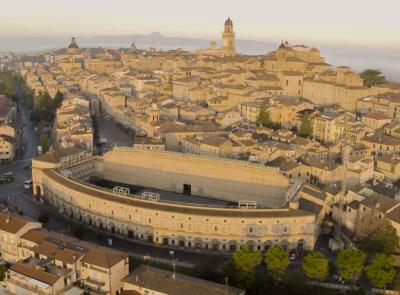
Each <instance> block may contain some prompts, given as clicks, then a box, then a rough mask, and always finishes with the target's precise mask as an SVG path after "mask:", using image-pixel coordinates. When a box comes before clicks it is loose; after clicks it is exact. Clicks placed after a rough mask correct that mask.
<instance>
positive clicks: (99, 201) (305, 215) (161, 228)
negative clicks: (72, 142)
mask: <svg viewBox="0 0 400 295" xmlns="http://www.w3.org/2000/svg"><path fill="white" fill-rule="evenodd" d="M148 157H150V158H151V160H149V159H148ZM183 158H184V159H185V160H183ZM52 159H53V158H52V157H50V158H49V156H48V155H47V154H46V155H44V156H41V157H38V158H37V159H35V160H34V163H33V168H32V172H33V182H34V193H35V194H39V195H41V196H42V197H43V198H45V199H47V200H48V201H49V203H50V204H52V205H53V206H54V207H56V208H57V210H59V211H60V212H64V213H65V214H68V215H69V216H72V217H74V218H77V219H79V220H82V221H83V222H86V223H88V224H90V225H92V226H96V227H98V228H100V229H106V230H109V231H111V232H113V233H116V234H120V235H124V236H127V237H129V238H134V237H136V238H139V239H143V240H147V241H151V242H154V243H157V244H165V245H169V246H172V247H174V246H179V247H188V248H205V249H213V250H223V251H229V250H231V251H234V250H235V249H237V248H238V247H239V246H240V245H243V244H248V245H250V246H251V247H253V248H255V249H260V250H263V249H265V248H268V247H269V246H271V245H282V246H284V247H286V248H298V247H300V248H304V249H312V248H313V246H314V243H315V241H316V237H317V235H318V232H319V229H318V228H317V225H316V223H315V219H316V215H315V213H312V212H308V211H305V210H300V209H299V210H297V209H291V208H292V207H291V206H292V205H293V206H295V203H296V198H295V196H296V195H297V192H298V190H299V189H300V188H301V187H300V186H298V185H294V186H293V187H292V188H291V187H290V185H289V182H288V180H287V179H286V178H285V177H284V176H281V175H280V174H279V173H278V172H275V169H273V168H265V167H261V166H253V165H249V164H247V163H245V162H240V161H232V160H221V159H218V160H217V159H215V158H205V157H196V156H188V155H184V154H175V153H160V152H156V151H146V152H144V151H135V150H131V149H127V148H120V149H114V150H113V151H112V152H110V153H108V154H106V155H105V156H104V158H103V160H100V159H99V160H100V161H99V160H94V161H95V162H94V163H95V166H96V167H97V168H93V166H92V164H89V163H88V162H83V163H82V165H83V166H82V169H85V170H79V169H78V170H76V169H77V168H74V169H75V170H74V171H73V172H70V173H72V175H76V176H77V175H79V178H78V179H77V178H75V179H73V178H68V177H65V176H63V175H69V173H67V172H66V171H64V170H62V171H64V172H59V171H58V170H57V169H56V167H57V165H58V164H56V163H55V162H54V160H52ZM155 159H156V160H157V162H154V160H155ZM207 165H211V166H210V167H213V168H212V169H213V171H214V172H213V181H212V182H210V181H209V177H210V175H209V173H208V171H209V169H208V168H206V166H207ZM73 167H78V166H73ZM83 167H84V168H83ZM89 167H92V168H90V169H89ZM116 167H118V173H116V171H117V170H115V169H116ZM227 169H228V170H229V173H227V172H226V171H228V170H227ZM67 170H69V169H67ZM69 171H70V170H69ZM78 171H79V172H80V173H78ZM96 171H97V172H96ZM144 171H147V172H146V173H144ZM232 171H236V173H234V174H232ZM61 173H62V174H61ZM149 173H150V174H149ZM160 173H161V174H160ZM94 174H97V175H99V176H100V177H103V178H105V179H109V180H111V181H119V182H122V183H127V184H129V183H132V181H134V182H135V183H136V184H137V185H141V186H144V187H152V188H153V189H155V188H157V189H161V190H167V191H172V192H177V193H182V192H183V193H184V194H185V195H186V196H187V198H189V197H190V196H189V195H190V194H191V193H193V194H194V195H196V196H198V197H201V196H218V197H219V199H218V200H217V199H215V201H213V200H212V198H211V199H209V201H210V202H211V203H210V204H209V205H208V206H202V205H199V204H196V205H193V203H192V204H190V202H195V203H196V202H198V201H199V200H196V198H198V197H194V199H193V201H189V203H185V202H183V203H176V202H173V203H169V201H168V196H167V195H162V194H160V193H157V191H156V193H154V190H153V191H152V192H153V193H150V194H149V193H146V194H145V192H149V191H147V190H145V191H144V193H142V195H141V196H140V195H139V196H138V195H137V193H134V192H133V194H130V192H128V191H126V190H122V191H118V192H115V193H112V192H110V191H106V190H102V189H101V188H99V187H93V186H88V185H87V184H85V182H84V181H83V179H85V178H86V177H89V175H94ZM253 174H254V175H253ZM140 175H141V176H142V177H140ZM145 175H146V177H143V176H145ZM202 175H204V176H202ZM251 175H253V176H251ZM255 175H257V176H255ZM76 176H75V177H76ZM156 179H157V182H155V181H154V180H156ZM178 179H179V180H178ZM149 181H151V183H150V182H149ZM271 184H273V185H271ZM267 187H268V188H267ZM249 192H251V193H250V194H249ZM127 194H129V196H127ZM139 194H140V192H139ZM266 194H267V195H268V196H267V197H265V196H266ZM258 196H260V198H259V197H258ZM263 196H264V197H263ZM256 197H257V198H256ZM165 198H167V199H165ZM221 198H222V199H221ZM292 199H293V201H292V202H291V204H292V203H293V202H294V203H293V204H292V205H290V207H289V205H286V206H285V205H284V204H285V203H287V202H289V201H288V200H292ZM253 201H256V202H257V204H255V203H254V202H253ZM201 202H204V200H203V201H201ZM214 202H215V203H214ZM226 202H228V203H226ZM230 202H233V203H236V206H235V205H234V206H233V207H231V206H230V205H228V204H229V203H230ZM213 204H214V205H213ZM217 204H219V205H218V206H216V207H215V205H217ZM224 204H225V205H224ZM263 204H264V206H265V205H266V204H270V205H271V206H283V207H280V208H276V209H268V208H263ZM221 205H223V206H222V207H221ZM227 205H228V206H227ZM254 205H255V206H257V208H254V209H245V208H247V207H248V206H250V207H251V206H254ZM243 206H244V207H245V208H243ZM259 206H261V207H259Z"/></svg>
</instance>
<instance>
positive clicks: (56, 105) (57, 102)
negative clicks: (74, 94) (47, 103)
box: [53, 90, 64, 109]
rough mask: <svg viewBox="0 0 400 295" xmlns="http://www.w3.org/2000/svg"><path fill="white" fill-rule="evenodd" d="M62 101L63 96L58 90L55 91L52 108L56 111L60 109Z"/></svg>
mask: <svg viewBox="0 0 400 295" xmlns="http://www.w3.org/2000/svg"><path fill="white" fill-rule="evenodd" d="M63 99H64V94H62V93H61V91H60V90H57V92H56V95H55V96H54V99H53V105H54V108H56V109H57V108H59V107H61V104H62V101H63Z"/></svg>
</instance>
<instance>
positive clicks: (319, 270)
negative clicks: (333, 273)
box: [302, 251, 329, 280]
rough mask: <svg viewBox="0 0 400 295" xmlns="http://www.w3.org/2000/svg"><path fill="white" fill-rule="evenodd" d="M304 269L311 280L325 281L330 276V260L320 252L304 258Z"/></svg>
mask: <svg viewBox="0 0 400 295" xmlns="http://www.w3.org/2000/svg"><path fill="white" fill-rule="evenodd" d="M302 268H303V271H304V273H305V274H306V276H307V277H309V278H311V279H317V280H323V279H325V278H326V277H327V275H328V274H329V265H328V260H327V259H326V257H325V255H324V254H322V253H321V252H318V251H315V252H312V253H310V254H308V255H306V256H305V257H304V260H303V264H302Z"/></svg>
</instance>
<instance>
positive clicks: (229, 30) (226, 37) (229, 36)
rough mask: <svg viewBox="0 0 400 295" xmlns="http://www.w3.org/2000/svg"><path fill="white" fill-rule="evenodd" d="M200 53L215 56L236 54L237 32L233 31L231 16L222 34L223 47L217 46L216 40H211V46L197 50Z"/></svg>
mask: <svg viewBox="0 0 400 295" xmlns="http://www.w3.org/2000/svg"><path fill="white" fill-rule="evenodd" d="M196 53H197V54H200V55H215V56H222V57H223V56H235V55H236V49H235V32H234V31H233V22H232V20H231V18H230V17H228V19H227V20H226V21H225V25H224V31H223V32H222V34H221V48H217V44H216V42H215V41H211V42H210V47H209V48H206V49H198V50H196Z"/></svg>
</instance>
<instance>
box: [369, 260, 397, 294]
mask: <svg viewBox="0 0 400 295" xmlns="http://www.w3.org/2000/svg"><path fill="white" fill-rule="evenodd" d="M394 263H395V258H394V257H393V256H390V255H386V254H377V255H376V256H375V258H374V259H373V260H372V262H371V264H370V265H368V266H367V267H366V270H367V277H368V279H369V281H370V282H371V284H372V285H374V286H375V287H377V288H381V289H382V288H385V287H386V285H387V284H389V283H391V282H392V281H393V279H394V277H395V276H396V270H395V269H394V267H393V265H394Z"/></svg>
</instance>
